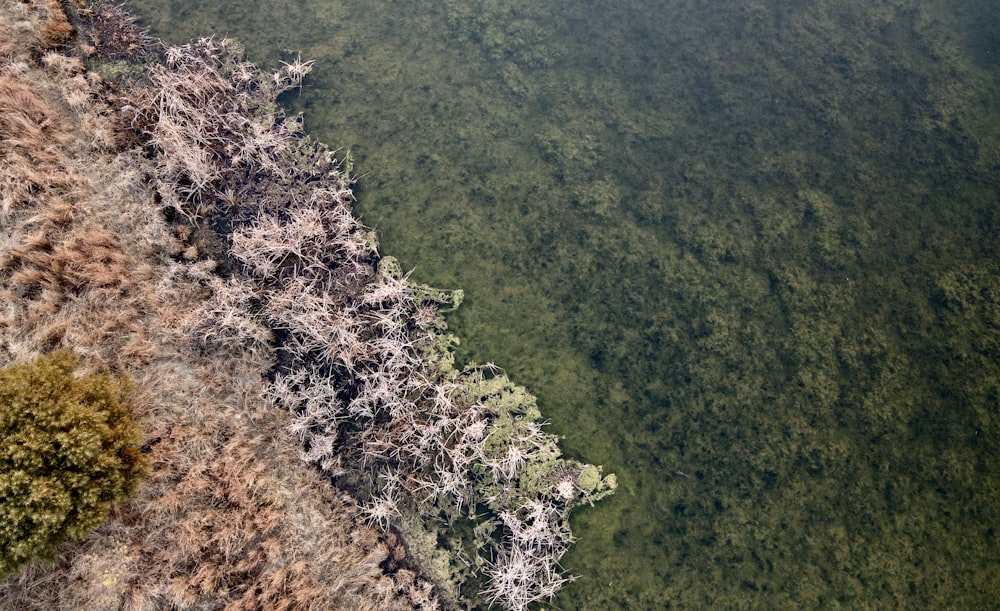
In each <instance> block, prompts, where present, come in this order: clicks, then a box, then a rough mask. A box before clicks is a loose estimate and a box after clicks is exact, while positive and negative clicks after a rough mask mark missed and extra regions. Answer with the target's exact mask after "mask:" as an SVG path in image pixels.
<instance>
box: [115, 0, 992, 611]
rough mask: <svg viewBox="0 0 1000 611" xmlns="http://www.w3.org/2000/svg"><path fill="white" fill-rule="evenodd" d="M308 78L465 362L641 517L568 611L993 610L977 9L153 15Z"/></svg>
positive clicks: (726, 3)
mask: <svg viewBox="0 0 1000 611" xmlns="http://www.w3.org/2000/svg"><path fill="white" fill-rule="evenodd" d="M131 6H132V9H133V10H135V11H136V12H137V13H138V14H140V15H141V16H142V18H143V21H144V23H145V24H146V25H148V26H149V27H150V28H151V29H152V33H153V34H154V35H157V36H161V37H163V38H165V39H167V40H169V41H172V42H183V41H186V40H188V39H190V38H194V37H197V36H204V35H211V34H216V35H219V36H222V35H228V36H233V37H236V38H238V39H239V40H240V41H241V42H242V43H243V44H245V45H246V47H247V51H248V54H249V56H250V59H252V60H254V61H257V62H260V63H261V64H263V65H264V66H271V67H274V66H278V65H280V64H279V62H281V61H286V62H287V61H291V60H292V59H294V58H295V57H296V56H297V55H298V54H299V53H301V55H302V57H303V58H306V59H314V60H316V63H315V64H314V71H313V73H312V75H311V76H310V77H309V79H308V80H307V82H306V86H305V88H304V89H303V90H302V91H301V92H299V91H295V92H290V93H288V94H285V98H284V102H285V103H286V105H287V106H288V107H289V108H290V109H291V110H292V111H302V112H303V113H304V116H305V124H306V129H307V130H308V131H309V132H310V133H311V134H312V135H313V136H315V137H317V138H318V139H320V140H322V141H324V142H326V143H327V144H328V145H330V146H331V147H333V148H335V149H337V148H339V149H341V150H343V151H346V150H350V152H351V154H352V156H353V159H354V163H355V166H354V167H355V170H356V171H357V172H358V173H359V174H360V176H361V178H360V181H359V188H358V202H357V205H356V209H357V211H358V212H359V214H360V215H361V217H362V219H363V220H364V221H365V222H366V223H367V224H369V225H372V226H374V227H375V228H376V229H377V231H378V232H379V236H380V241H381V243H382V249H383V251H384V252H386V253H387V254H391V255H393V256H395V257H396V258H398V259H399V260H400V262H401V264H402V266H403V268H404V269H405V270H409V269H411V268H412V269H414V271H413V274H412V278H414V279H415V280H416V281H418V282H424V283H427V284H430V285H433V286H438V287H443V288H461V289H463V290H464V291H465V296H466V299H465V302H464V303H463V305H462V306H461V308H459V309H458V310H457V311H456V312H455V313H454V314H453V315H451V316H450V318H449V324H450V326H451V327H452V329H453V330H454V331H455V332H456V333H457V335H458V336H460V338H461V340H462V344H461V348H460V351H459V360H460V361H474V362H479V363H487V362H492V363H496V364H497V365H499V366H500V367H502V368H503V369H504V370H505V371H506V372H507V373H508V374H509V375H510V377H511V379H513V380H514V381H515V382H517V383H518V384H523V385H525V386H527V387H528V388H530V389H531V391H532V392H533V393H535V394H536V395H537V396H538V398H539V406H540V408H541V411H542V414H543V415H544V417H545V418H547V419H549V420H550V421H551V425H550V427H549V430H550V431H552V432H555V433H557V434H559V435H561V436H563V440H562V441H561V446H562V448H563V449H564V451H565V453H566V454H567V455H569V456H572V457H573V458H577V459H579V460H583V461H586V462H591V463H597V464H603V465H604V466H605V468H606V470H607V471H608V472H614V473H616V474H617V475H618V480H619V484H620V486H619V491H618V493H617V494H616V495H614V496H612V497H610V498H608V499H605V500H603V501H601V502H600V503H598V504H596V505H595V506H594V507H587V508H583V509H581V510H578V511H576V512H575V513H574V514H573V531H574V533H575V534H576V535H577V536H578V537H579V541H578V542H577V543H576V544H575V545H574V546H573V547H572V548H571V550H570V552H569V553H568V554H567V556H566V557H565V558H564V562H563V564H564V565H565V568H567V569H568V570H569V571H570V572H571V573H574V574H576V575H578V576H580V578H579V579H578V580H577V581H576V582H575V583H573V584H571V585H570V586H568V587H566V588H565V589H564V590H563V591H562V592H561V593H560V594H559V596H558V597H557V598H556V599H555V601H554V605H555V606H557V607H558V608H562V609H624V608H628V609H663V608H818V607H822V608H835V607H844V608H887V607H904V608H982V607H984V606H989V605H990V604H992V603H993V601H995V600H997V599H998V598H1000V585H997V584H1000V542H998V533H997V527H998V526H1000V491H998V486H1000V447H998V446H1000V276H998V272H1000V202H998V193H1000V191H998V189H1000V172H998V164H1000V146H998V145H1000V114H998V103H997V102H998V100H1000V34H998V32H1000V13H997V11H995V10H994V7H993V5H992V3H989V2H986V1H980V0H956V1H953V2H947V3H945V2H938V1H925V2H917V1H916V0H872V1H866V2H861V1H858V0H850V1H834V0H796V1H791V2H789V1H778V0H754V1H751V2H737V1H735V0H720V1H718V2H694V1H685V0H635V1H631V2H617V3H611V2H595V1H590V0H578V1H576V2H561V1H556V0H536V1H533V2H528V1H526V0H508V1H504V2H501V1H498V0H466V1H464V2H460V1H458V0H440V1H439V2H433V3H416V2H390V1H386V0H361V1H358V2H343V1H338V0H298V1H295V2H292V1H285V0H277V1H272V2H267V3H256V2H234V1H232V0H217V1H215V2H206V1H201V0H185V1H183V2H182V1H180V0H161V1H160V2H151V1H149V0H142V1H139V2H134V3H132V4H131Z"/></svg>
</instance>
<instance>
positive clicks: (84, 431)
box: [0, 352, 145, 577]
mask: <svg viewBox="0 0 1000 611" xmlns="http://www.w3.org/2000/svg"><path fill="white" fill-rule="evenodd" d="M75 367H76V360H75V359H74V358H73V356H71V355H70V354H68V353H65V352H57V353H54V354H52V355H50V356H46V357H42V358H40V359H38V360H36V361H35V362H33V363H31V364H27V365H15V366H12V367H8V368H6V369H3V370H0V577H3V576H6V575H9V574H11V573H12V572H14V571H16V570H18V569H19V568H20V567H21V566H22V565H24V564H25V563H27V562H28V561H30V560H31V559H33V558H50V557H51V556H53V555H54V553H55V551H56V548H57V546H58V545H59V544H60V543H61V542H62V541H64V540H66V539H68V538H73V537H80V536H82V535H85V534H86V533H87V532H89V531H90V530H91V529H93V528H94V527H96V526H97V525H99V524H100V523H101V522H103V521H104V520H105V518H106V516H107V512H108V509H109V507H110V506H111V504H112V503H114V502H116V501H119V500H121V499H122V498H124V497H125V496H126V495H128V494H129V493H131V492H132V491H133V490H134V489H135V488H136V486H137V485H138V483H139V481H140V480H141V478H142V476H143V475H144V472H145V460H144V457H143V456H142V454H141V452H140V451H139V449H138V448H137V444H138V439H139V438H138V432H137V431H136V429H135V427H134V426H133V424H132V422H131V421H130V419H129V416H128V411H127V409H126V407H125V405H124V398H125V396H126V395H127V394H128V391H129V388H128V384H127V383H125V382H122V381H119V380H116V379H114V378H112V377H110V376H107V375H93V376H90V377H87V378H82V379H78V378H76V377H74V375H73V370H74V369H75Z"/></svg>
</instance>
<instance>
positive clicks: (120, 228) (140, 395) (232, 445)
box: [0, 0, 438, 610]
mask: <svg viewBox="0 0 1000 611" xmlns="http://www.w3.org/2000/svg"><path fill="white" fill-rule="evenodd" d="M104 27H112V26H109V25H108V24H107V23H104ZM74 31H75V30H74V28H73V26H72V24H71V23H70V21H69V20H68V19H67V18H66V14H65V12H64V11H63V10H62V8H61V7H60V5H59V3H58V2H56V1H55V0H46V1H42V0H30V1H19V0H0V142H2V144H0V234H2V236H3V237H2V238H0V306H2V307H0V362H2V363H3V364H7V363H12V362H23V361H27V360H30V359H31V358H33V357H34V356H37V355H38V354H41V353H45V352H49V351H51V350H54V349H59V348H65V349H69V350H71V351H73V352H74V353H76V354H77V355H78V356H79V357H80V361H81V363H82V366H83V368H84V369H86V370H90V371H96V370H102V369H104V370H113V371H116V372H119V373H124V374H127V375H129V376H130V377H131V378H132V380H133V381H134V384H135V391H134V392H133V394H132V405H131V409H132V412H133V418H134V420H135V421H136V422H137V423H138V425H139V427H140V428H141V429H142V431H143V434H144V438H145V441H146V445H145V447H144V451H146V452H147V453H148V457H149V459H150V461H151V465H152V466H151V473H150V477H149V480H148V481H147V482H146V484H145V485H144V486H143V487H142V488H141V489H140V490H139V492H138V493H137V495H136V496H135V497H133V498H132V499H131V500H130V501H129V502H127V503H124V504H122V505H120V506H118V507H116V508H115V509H114V510H113V513H112V516H111V519H110V520H109V521H108V522H107V523H106V524H105V525H103V526H102V527H100V528H99V529H98V530H97V531H96V532H94V533H92V534H91V535H90V536H88V537H87V538H86V539H85V540H83V541H79V542H75V543H71V544H67V545H65V546H64V547H63V549H62V553H61V555H60V557H59V559H58V561H57V562H56V563H55V565H40V564H36V565H32V566H29V567H28V568H27V569H26V570H25V571H23V572H22V573H21V574H19V575H17V576H15V577H12V578H11V579H9V580H7V581H6V582H4V583H0V608H2V609H17V610H22V609H38V610H42V609H44V610H52V609H167V608H177V609H194V608H197V609H241V610H242V609H333V608H348V609H414V608H435V607H437V606H438V605H437V603H436V602H435V599H434V596H433V592H432V591H431V586H430V585H429V584H428V583H427V582H426V581H423V580H421V579H420V578H419V577H418V576H417V575H415V574H414V573H412V572H410V571H408V570H407V569H406V568H405V566H406V563H405V562H403V563H399V559H400V557H401V555H400V553H399V548H398V545H395V544H394V543H393V541H392V540H391V539H389V538H387V537H386V536H385V535H383V534H381V533H379V532H377V531H375V530H372V529H369V528H367V527H365V526H363V524H362V520H361V519H360V514H359V510H358V508H357V506H356V505H355V504H354V502H353V501H352V500H351V499H350V498H348V497H346V496H344V495H343V494H341V493H339V492H336V491H335V490H334V489H333V488H332V487H331V486H329V485H328V482H326V481H324V480H323V478H322V477H321V476H320V474H319V473H318V472H316V471H315V470H314V469H313V468H311V467H310V466H308V465H306V464H304V463H302V462H301V461H300V460H299V452H298V448H297V447H296V446H297V443H296V442H295V441H294V440H291V439H289V437H288V435H287V433H286V432H285V429H286V427H287V425H288V419H289V416H288V415H286V414H285V413H283V412H281V411H278V410H275V409H272V408H271V407H270V405H269V404H268V403H267V402H265V401H264V400H262V399H261V398H260V388H261V385H262V383H263V380H262V373H263V372H265V371H267V370H268V369H269V368H270V366H271V363H270V361H268V360H267V359H268V358H269V355H268V354H267V353H261V354H259V355H256V356H253V355H251V356H249V357H248V355H247V354H246V353H243V352H236V353H231V352H220V353H212V354H202V353H200V352H199V351H198V349H197V346H193V345H192V343H191V342H190V339H189V337H188V336H187V335H186V334H185V333H183V332H181V331H180V330H179V328H180V326H181V325H180V323H181V322H182V321H183V320H185V319H186V318H187V317H188V316H189V315H190V313H191V312H192V311H194V310H196V309H197V308H199V307H201V306H203V305H204V303H205V301H206V300H207V299H208V298H209V297H210V296H211V294H212V293H211V291H210V290H209V289H208V288H207V287H208V285H209V284H210V283H211V282H212V276H211V274H210V271H211V269H212V267H213V264H212V262H211V261H205V260H202V261H188V260H185V259H184V258H183V257H179V256H178V255H183V254H184V253H185V252H188V253H189V254H190V255H192V256H191V257H190V258H192V259H195V258H196V257H197V254H198V251H197V249H196V250H195V251H194V252H193V253H192V252H191V247H192V244H191V243H190V242H185V241H184V238H185V237H187V236H188V235H189V234H187V233H185V232H184V231H181V230H179V229H178V227H177V226H173V225H171V224H170V223H168V222H167V221H166V220H165V216H164V215H163V213H162V211H161V206H160V204H159V203H158V202H157V199H156V196H155V194H154V190H153V187H154V186H155V185H153V184H151V177H152V176H154V175H155V174H156V171H157V169H156V168H155V167H154V166H153V165H152V162H150V161H149V160H148V159H146V157H145V156H144V155H143V154H142V151H141V150H138V149H136V150H127V148H126V147H127V146H129V145H130V142H132V141H129V140H128V138H125V139H123V138H122V137H121V134H120V127H121V124H122V119H121V112H120V111H119V110H118V109H115V108H113V107H112V106H111V105H110V103H109V102H108V101H107V98H108V95H109V90H108V88H107V87H106V86H105V84H103V83H102V82H101V81H100V79H98V78H97V77H96V76H95V75H93V74H91V73H88V72H86V71H84V70H83V64H82V63H81V62H80V60H79V59H78V58H76V57H73V56H72V54H73V53H75V52H76V51H75V46H74V45H76V44H77V41H76V38H75V37H74ZM126 50H127V47H126ZM126 123H127V122H126ZM390 562H391V563H392V568H393V569H395V571H394V573H393V574H392V576H387V575H386V572H385V571H384V570H383V568H382V567H383V566H389V563H390Z"/></svg>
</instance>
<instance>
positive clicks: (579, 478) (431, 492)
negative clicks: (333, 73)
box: [140, 39, 614, 610]
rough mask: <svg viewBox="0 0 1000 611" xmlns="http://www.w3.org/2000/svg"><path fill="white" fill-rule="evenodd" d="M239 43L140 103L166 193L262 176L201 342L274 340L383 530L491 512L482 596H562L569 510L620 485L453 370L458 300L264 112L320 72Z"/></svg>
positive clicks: (214, 48)
mask: <svg viewBox="0 0 1000 611" xmlns="http://www.w3.org/2000/svg"><path fill="white" fill-rule="evenodd" d="M237 51H238V49H236V48H235V47H234V46H233V45H232V43H231V42H229V41H225V40H223V41H220V42H216V41H214V40H210V39H203V40H200V41H196V42H194V43H191V44H190V45H186V46H182V47H171V48H168V49H167V50H166V63H165V64H164V65H162V66H158V67H154V68H152V69H151V77H150V78H151V82H152V83H153V90H154V92H155V95H153V96H151V97H150V99H149V100H148V102H147V103H146V105H145V106H144V107H143V109H142V110H141V113H140V114H141V116H142V117H144V118H145V120H147V121H148V124H149V127H148V131H149V133H150V135H151V136H152V139H153V141H154V142H155V143H156V144H157V146H158V147H159V148H160V149H161V150H162V157H163V162H162V163H163V170H164V174H165V175H167V176H170V177H172V179H171V180H173V181H174V183H173V184H171V185H166V186H165V187H164V188H165V189H167V190H171V189H172V190H173V191H174V192H180V191H184V189H187V191H186V192H184V193H182V195H183V196H184V197H186V198H187V199H183V198H179V201H178V202H177V205H178V206H179V207H182V208H184V209H185V210H188V212H189V213H190V210H191V207H192V205H194V206H195V207H196V205H197V204H196V203H193V201H194V198H201V200H203V201H207V200H209V199H212V198H215V199H226V198H231V197H232V196H231V195H230V194H229V190H230V189H231V186H232V185H234V184H237V182H238V181H237V180H236V179H237V178H238V177H239V176H241V175H243V174H242V173H243V172H245V171H246V170H247V169H248V168H254V169H255V170H256V171H257V174H256V175H255V184H256V187H255V188H254V189H253V190H251V191H246V192H245V195H244V197H242V198H241V200H240V202H239V206H240V210H239V213H238V214H233V216H232V218H231V220H232V223H233V229H232V232H231V235H230V236H229V244H230V249H229V256H230V257H231V258H232V260H233V262H234V266H235V272H234V273H233V274H232V276H231V277H230V278H228V279H227V280H221V279H216V280H212V281H210V282H209V283H208V286H209V288H210V289H211V291H212V292H213V297H212V298H211V299H210V300H209V301H208V305H206V306H205V307H204V308H203V309H202V310H201V311H199V312H198V313H196V314H195V315H194V316H193V317H192V318H191V320H190V324H189V325H188V330H189V332H190V333H191V337H193V338H194V339H195V340H196V341H197V342H199V343H200V344H201V345H203V346H205V347H206V348H207V349H229V350H232V349H238V350H246V351H251V352H255V353H256V352H259V351H263V350H267V349H268V346H269V344H270V342H271V340H272V337H273V338H277V340H278V341H277V346H276V350H277V357H278V361H279V362H280V363H281V365H280V367H279V370H278V371H276V372H275V375H274V378H273V381H272V383H271V384H270V385H269V386H268V387H267V389H266V390H265V395H266V397H267V398H269V399H270V400H271V401H273V402H274V403H276V404H279V405H281V406H283V407H284V408H285V409H288V410H289V411H291V412H292V413H293V415H294V420H293V422H292V424H291V425H290V427H289V432H290V433H291V434H292V435H294V436H295V437H297V438H298V439H300V440H301V441H302V443H303V445H304V450H303V452H302V458H303V460H306V461H309V462H312V463H315V464H316V465H318V466H319V467H320V468H321V469H322V470H323V471H325V472H326V473H328V474H329V475H331V476H335V477H342V476H343V477H350V478H352V481H353V482H356V483H357V485H358V487H359V488H360V490H361V491H362V496H363V497H365V500H364V502H363V505H362V513H363V514H364V516H365V519H366V520H367V521H368V522H370V523H371V524H377V525H379V526H381V527H382V528H384V529H388V528H389V527H390V526H391V525H395V524H398V521H399V519H400V518H401V516H402V515H403V513H404V512H414V513H416V514H420V515H423V516H425V517H432V518H437V517H440V516H442V515H443V516H445V517H447V518H449V519H456V518H459V517H461V516H462V515H463V509H464V510H465V513H466V514H468V515H471V514H472V512H473V511H474V508H475V507H476V506H477V505H479V506H484V505H485V506H486V507H488V508H489V509H490V510H491V512H492V516H491V517H487V518H486V520H485V521H484V520H482V519H480V522H481V527H480V528H477V532H479V533H480V536H479V540H477V541H476V542H475V544H474V545H475V549H474V550H472V551H473V552H474V554H476V558H477V560H476V561H475V563H476V565H477V566H478V567H480V568H482V569H483V575H484V576H485V577H486V579H487V580H488V582H489V583H488V586H487V587H486V588H485V589H484V590H483V592H482V595H483V596H484V597H485V598H486V600H487V601H488V602H489V603H490V604H500V605H502V606H504V607H506V608H509V609H518V610H519V609H524V608H526V607H527V605H528V604H529V603H531V602H532V601H536V600H541V599H546V598H550V597H552V596H553V595H554V594H555V593H556V592H557V591H558V590H559V589H560V588H561V587H562V585H563V584H564V583H565V582H566V581H567V578H566V577H565V576H563V575H562V572H561V569H560V568H559V566H558V562H559V559H560V558H561V557H562V555H563V553H564V552H565V551H566V549H567V547H568V545H569V544H570V543H571V542H572V534H571V533H570V530H569V526H568V517H569V514H570V512H571V511H572V509H573V508H574V507H576V506H578V505H579V504H581V503H585V502H592V501H593V500H596V499H597V498H599V497H600V496H603V495H604V494H608V493H610V491H611V490H613V488H614V481H613V476H609V477H606V478H602V476H601V475H600V468H599V467H594V466H592V465H584V464H581V463H578V462H576V461H572V460H567V459H564V458H561V456H560V452H559V449H558V447H557V445H556V440H555V438H554V437H553V436H551V435H549V434H547V433H546V432H544V430H543V428H542V425H541V424H540V419H541V414H540V412H539V410H538V408H537V406H536V403H535V398H534V397H533V396H532V395H531V394H530V393H528V392H527V391H526V390H525V389H523V388H521V387H518V386H515V385H514V384H512V383H511V382H510V380H508V379H507V377H506V375H504V374H503V372H501V371H500V370H498V369H497V368H495V367H492V366H486V367H471V368H467V369H463V370H459V369H456V368H455V367H454V364H453V356H452V350H451V349H452V346H453V345H454V344H455V343H456V342H457V340H455V338H454V337H453V336H451V335H450V334H449V333H448V332H447V327H446V324H445V322H444V319H443V317H442V315H441V310H442V309H447V308H453V307H456V306H457V305H458V303H459V302H460V300H461V293H460V292H458V291H455V292H449V291H441V290H436V289H432V288H429V287H425V286H421V285H419V284H416V283H414V282H412V281H411V280H410V279H409V275H408V274H403V273H402V271H401V270H400V268H399V265H398V263H397V262H396V261H395V260H394V259H392V258H391V257H382V256H380V255H379V253H378V251H377V244H376V242H375V239H374V235H373V233H372V232H371V231H370V230H369V229H367V228H366V227H364V226H363V225H361V224H360V223H359V222H358V221H357V220H356V219H355V218H354V216H353V214H352V211H351V208H350V204H351V201H352V198H351V192H350V189H349V185H350V182H351V181H350V178H349V177H347V176H345V175H344V170H343V169H338V168H337V167H335V165H333V164H332V163H331V156H330V153H329V152H327V151H325V150H322V149H320V148H317V147H314V146H313V145H311V144H309V143H307V142H306V141H305V140H304V139H303V138H302V137H301V136H299V135H298V134H296V133H294V132H293V131H292V130H290V129H289V128H288V127H287V126H286V124H285V123H282V122H280V121H278V120H277V119H276V116H277V115H276V112H277V111H271V110H267V108H270V107H271V106H273V97H274V96H275V95H277V93H278V92H279V91H281V90H283V89H285V88H287V87H290V86H296V85H297V84H298V83H299V82H300V81H301V78H302V77H303V76H304V74H305V73H306V72H307V71H308V66H309V64H308V63H304V62H301V61H298V60H297V61H296V62H294V63H293V64H288V65H286V66H285V67H284V68H282V70H281V71H279V72H278V73H277V74H276V75H274V76H273V78H271V79H269V80H268V79H263V78H262V77H261V75H260V74H259V72H258V71H257V69H256V68H255V67H254V66H252V65H250V64H248V63H246V62H243V61H242V60H240V59H238V56H237ZM261 96H265V97H269V98H270V99H269V104H271V106H268V105H267V104H263V103H262V102H261ZM495 531H498V532H495ZM496 540H500V541H501V543H500V544H499V545H497V544H496V543H495V541H496ZM481 554H485V556H484V557H481V556H480V555H481Z"/></svg>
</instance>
